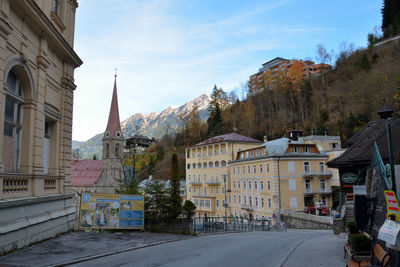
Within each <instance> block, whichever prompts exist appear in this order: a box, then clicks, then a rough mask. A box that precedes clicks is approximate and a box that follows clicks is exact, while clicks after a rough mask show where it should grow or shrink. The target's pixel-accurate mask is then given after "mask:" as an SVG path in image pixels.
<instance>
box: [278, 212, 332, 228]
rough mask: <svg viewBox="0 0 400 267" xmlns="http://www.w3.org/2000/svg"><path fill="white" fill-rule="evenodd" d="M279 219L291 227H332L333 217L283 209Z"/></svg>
mask: <svg viewBox="0 0 400 267" xmlns="http://www.w3.org/2000/svg"><path fill="white" fill-rule="evenodd" d="M281 220H282V221H283V222H284V223H286V226H287V228H293V229H319V230H329V229H333V218H332V217H327V216H317V215H311V214H306V213H302V212H295V211H288V210H284V211H283V212H282V214H281Z"/></svg>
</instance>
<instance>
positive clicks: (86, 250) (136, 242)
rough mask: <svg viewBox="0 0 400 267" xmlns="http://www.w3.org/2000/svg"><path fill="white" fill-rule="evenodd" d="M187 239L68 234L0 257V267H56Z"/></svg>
mask: <svg viewBox="0 0 400 267" xmlns="http://www.w3.org/2000/svg"><path fill="white" fill-rule="evenodd" d="M188 238H192V236H188V235H173V234H165V233H150V232H129V233H95V232H88V233H85V232H71V233H67V234H64V235H62V236H59V237H56V238H53V239H51V240H48V241H45V242H42V243H39V244H36V245H32V246H30V247H28V248H25V249H23V250H19V251H15V252H13V253H11V254H8V255H6V256H3V257H0V266H57V265H63V264H67V263H69V262H71V261H75V260H79V259H83V258H88V257H93V256H97V255H104V254H114V253H117V252H119V251H123V250H125V251H126V250H132V249H135V248H140V247H144V246H150V245H153V244H159V243H164V242H170V241H177V240H182V239H188ZM115 244H118V247H116V246H115Z"/></svg>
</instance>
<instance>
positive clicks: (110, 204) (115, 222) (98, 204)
mask: <svg viewBox="0 0 400 267" xmlns="http://www.w3.org/2000/svg"><path fill="white" fill-rule="evenodd" d="M79 228H80V229H144V197H143V196H141V195H118V194H95V193H82V197H81V208H80V212H79Z"/></svg>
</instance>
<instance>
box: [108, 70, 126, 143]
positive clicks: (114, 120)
mask: <svg viewBox="0 0 400 267" xmlns="http://www.w3.org/2000/svg"><path fill="white" fill-rule="evenodd" d="M103 139H122V140H123V139H124V137H123V136H122V131H121V123H120V121H119V111H118V97H117V74H115V78H114V90H113V95H112V99H111V107H110V114H109V115H108V123H107V128H106V131H105V132H104V136H103Z"/></svg>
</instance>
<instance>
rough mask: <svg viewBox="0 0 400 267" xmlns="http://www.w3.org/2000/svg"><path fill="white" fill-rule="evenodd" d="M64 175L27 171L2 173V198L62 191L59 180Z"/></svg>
mask: <svg viewBox="0 0 400 267" xmlns="http://www.w3.org/2000/svg"><path fill="white" fill-rule="evenodd" d="M61 178H62V177H59V176H48V175H35V176H33V175H31V174H25V173H2V174H0V199H10V198H19V197H30V196H45V195H50V194H54V193H62V192H63V191H62V190H60V188H59V187H60V185H59V182H58V180H59V179H61Z"/></svg>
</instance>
